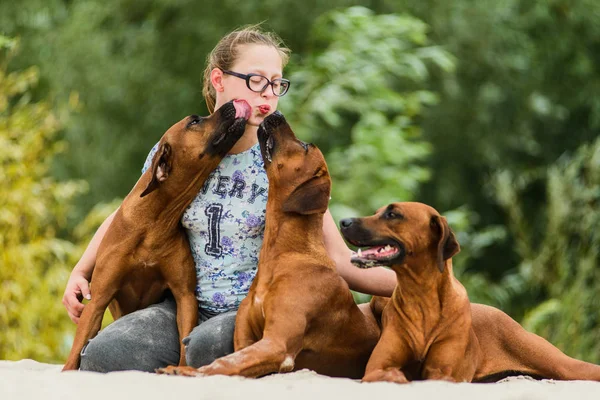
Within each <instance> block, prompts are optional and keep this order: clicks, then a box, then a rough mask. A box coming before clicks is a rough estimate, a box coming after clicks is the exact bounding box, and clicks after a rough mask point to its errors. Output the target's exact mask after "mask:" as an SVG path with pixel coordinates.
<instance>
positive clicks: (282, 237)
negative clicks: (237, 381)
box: [159, 113, 379, 378]
mask: <svg viewBox="0 0 600 400" xmlns="http://www.w3.org/2000/svg"><path fill="white" fill-rule="evenodd" d="M258 138H259V142H260V148H261V152H262V155H263V160H264V162H265V168H266V170H267V176H268V178H269V197H268V200H267V214H266V227H265V237H264V242H263V245H262V249H261V251H260V255H259V263H258V273H257V275H256V277H255V278H254V281H253V282H252V286H251V287H250V291H249V293H248V296H247V297H246V298H245V299H244V300H243V301H242V303H241V304H240V308H239V311H238V314H237V317H236V326H235V335H234V348H235V353H233V354H230V355H228V356H225V357H222V358H220V359H218V360H216V361H214V362H213V363H212V364H210V365H207V366H205V367H202V368H200V369H198V370H195V369H193V368H190V367H185V368H176V367H168V368H166V369H163V370H160V371H159V372H164V373H172V374H179V375H202V374H206V375H215V374H222V375H243V376H247V377H259V376H262V375H266V374H269V373H273V372H289V371H293V370H297V369H302V368H309V369H312V370H314V371H316V372H318V373H320V374H325V375H330V376H345V377H352V378H359V377H361V376H362V375H363V373H364V369H365V365H366V363H367V360H368V359H369V355H370V354H371V351H372V350H373V347H374V346H375V344H376V343H377V339H378V338H379V328H378V326H377V322H376V321H375V318H374V316H373V315H372V313H371V312H370V310H369V307H368V305H366V304H365V306H367V307H364V311H365V312H366V314H363V312H361V309H359V307H358V306H357V305H356V304H355V303H354V300H353V298H352V295H351V293H350V290H349V289H348V285H347V284H346V282H345V281H344V280H343V279H342V278H341V277H340V276H339V274H338V273H337V271H336V267H335V264H334V262H333V261H332V260H331V259H330V258H329V256H328V255H327V251H326V250H325V246H324V244H323V214H324V213H325V211H326V210H327V205H328V202H329V193H330V189H331V180H330V178H329V173H328V171H327V165H326V164H325V159H324V158H323V155H322V154H321V152H320V151H319V149H318V148H316V147H315V146H314V145H311V144H306V143H303V142H301V141H299V140H298V139H296V137H295V136H294V133H293V132H292V130H291V129H290V127H289V125H288V124H287V123H286V121H285V119H284V118H283V116H282V115H281V114H279V113H274V114H272V115H270V116H269V117H267V118H266V119H265V121H264V122H263V124H262V125H261V127H260V128H259V130H258Z"/></svg>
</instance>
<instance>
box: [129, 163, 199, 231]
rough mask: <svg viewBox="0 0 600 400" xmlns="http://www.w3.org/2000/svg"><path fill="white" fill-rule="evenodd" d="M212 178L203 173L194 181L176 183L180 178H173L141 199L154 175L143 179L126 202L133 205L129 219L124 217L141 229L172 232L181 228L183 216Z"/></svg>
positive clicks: (197, 175) (194, 178)
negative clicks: (157, 227) (156, 226)
mask: <svg viewBox="0 0 600 400" xmlns="http://www.w3.org/2000/svg"><path fill="white" fill-rule="evenodd" d="M207 170H208V169H207ZM208 175H209V173H207V172H204V171H203V172H200V173H198V174H196V175H195V176H193V178H192V179H188V180H186V181H183V180H182V181H181V182H179V181H176V177H175V176H173V177H170V178H169V180H170V181H166V182H164V183H161V184H160V187H159V188H157V189H156V190H154V191H153V192H151V193H149V194H148V195H146V196H145V197H140V195H141V193H142V192H143V190H144V188H145V187H146V185H147V183H148V182H149V180H150V177H151V175H150V174H148V175H147V177H146V179H144V178H145V177H142V178H141V179H140V180H139V182H138V184H137V185H136V186H135V187H134V188H133V190H132V191H131V193H129V195H127V197H126V198H125V200H124V201H123V202H124V203H125V202H129V203H130V204H131V206H130V207H127V208H126V209H127V210H128V213H129V215H124V217H125V218H126V220H128V221H131V223H132V224H134V225H135V226H138V227H143V226H145V225H149V224H159V225H160V227H161V228H160V229H161V230H162V231H163V232H171V231H173V230H175V229H176V227H177V226H178V224H179V222H180V220H181V216H182V215H183V212H184V211H185V209H186V208H187V206H189V205H190V203H191V202H192V200H194V197H196V195H197V194H198V192H199V191H200V190H201V189H202V186H203V185H204V182H205V181H206V178H207V177H208ZM174 188H177V190H175V189H174ZM142 216H143V218H142Z"/></svg>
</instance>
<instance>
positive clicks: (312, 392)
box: [0, 360, 600, 400]
mask: <svg viewBox="0 0 600 400" xmlns="http://www.w3.org/2000/svg"><path fill="white" fill-rule="evenodd" d="M61 368H62V366H61V365H56V364H44V363H39V362H36V361H33V360H21V361H0V400H12V399H19V400H21V399H27V400H29V399H40V400H46V399H60V400H70V399H73V400H95V399H103V400H117V399H128V400H137V399H143V400H154V399H166V400H167V399H168V400H171V399H194V400H195V399H251V400H258V399H260V400H271V399H273V400H275V399H277V400H295V399H302V400H316V399H344V400H353V399H357V400H358V399H360V400H375V399H394V400H407V399H419V400H422V399H436V400H437V399H443V400H454V399H456V400H459V399H460V400H488V399H489V400H495V399H523V400H536V399H561V400H571V399H573V400H583V399H594V400H599V399H600V382H585V381H569V382H561V381H552V380H543V381H535V380H532V379H530V378H527V377H512V378H507V379H505V380H503V381H501V382H498V383H488V384H472V383H448V382H434V381H427V382H414V383H410V384H406V385H397V384H392V383H360V382H359V381H355V380H351V379H343V378H329V377H326V376H322V375H318V374H316V373H315V372H313V371H309V370H302V371H298V372H293V373H289V374H277V375H271V376H267V377H264V378H261V379H246V378H240V377H226V376H211V377H200V378H185V377H179V376H165V375H155V374H150V373H144V372H136V371H127V372H113V373H109V374H98V373H93V372H79V371H71V372H65V373H62V372H60V370H61Z"/></svg>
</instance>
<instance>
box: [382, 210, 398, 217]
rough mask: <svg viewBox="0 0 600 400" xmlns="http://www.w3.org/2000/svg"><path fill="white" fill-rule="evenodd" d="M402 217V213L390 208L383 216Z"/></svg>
mask: <svg viewBox="0 0 600 400" xmlns="http://www.w3.org/2000/svg"><path fill="white" fill-rule="evenodd" d="M400 217H401V215H400V214H396V213H395V212H393V211H392V210H388V211H386V212H385V213H384V214H383V218H385V219H394V218H400Z"/></svg>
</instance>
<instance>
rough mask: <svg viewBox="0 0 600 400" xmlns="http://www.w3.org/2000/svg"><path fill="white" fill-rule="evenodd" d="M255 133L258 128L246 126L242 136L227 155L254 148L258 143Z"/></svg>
mask: <svg viewBox="0 0 600 400" xmlns="http://www.w3.org/2000/svg"><path fill="white" fill-rule="evenodd" d="M257 131H258V126H252V125H246V130H245V131H244V134H243V135H242V137H241V138H240V139H239V140H238V141H237V143H236V144H235V145H234V146H233V147H232V148H231V150H229V153H227V154H238V153H242V152H244V151H246V150H248V149H250V148H251V147H252V146H254V145H255V144H256V143H257V142H258V137H257V136H256V134H257Z"/></svg>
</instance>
